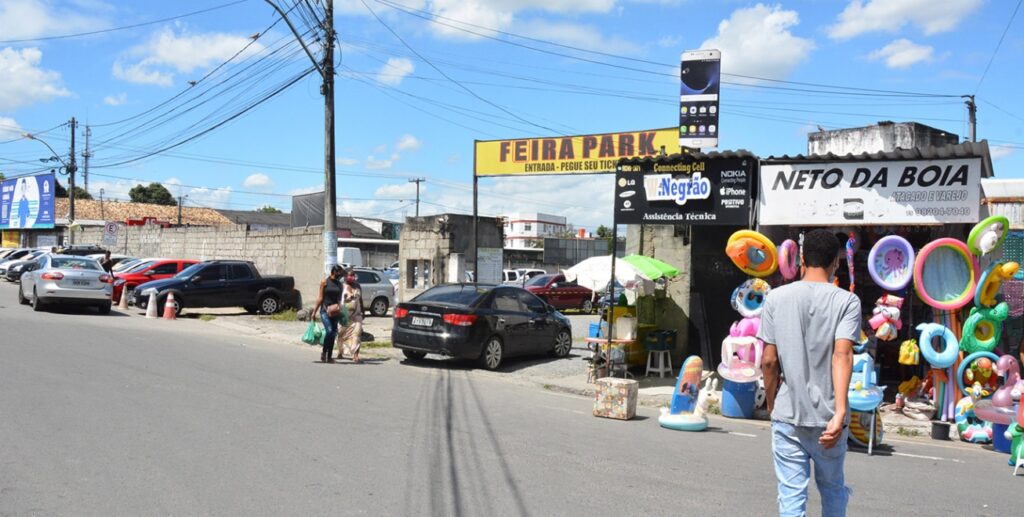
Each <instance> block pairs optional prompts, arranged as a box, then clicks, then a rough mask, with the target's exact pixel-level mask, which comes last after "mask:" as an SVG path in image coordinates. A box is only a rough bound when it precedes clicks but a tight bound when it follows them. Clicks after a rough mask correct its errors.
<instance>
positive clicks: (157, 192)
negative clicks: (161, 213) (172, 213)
mask: <svg viewBox="0 0 1024 517" xmlns="http://www.w3.org/2000/svg"><path fill="white" fill-rule="evenodd" d="M128 197H129V198H131V200H132V202H134V203H152V204H155V205H165V206H177V204H178V202H177V201H176V200H175V199H174V196H172V195H171V192H170V191H169V190H167V187H164V186H163V185H161V184H159V183H156V182H153V183H150V184H149V185H148V186H143V185H135V186H134V187H132V189H131V190H129V191H128Z"/></svg>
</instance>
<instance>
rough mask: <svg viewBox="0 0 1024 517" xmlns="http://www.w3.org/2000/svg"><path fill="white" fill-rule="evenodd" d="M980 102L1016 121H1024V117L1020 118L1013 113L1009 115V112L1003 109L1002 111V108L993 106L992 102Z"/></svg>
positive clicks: (982, 100) (983, 100)
mask: <svg viewBox="0 0 1024 517" xmlns="http://www.w3.org/2000/svg"><path fill="white" fill-rule="evenodd" d="M980 100H981V102H984V103H985V104H988V105H989V106H992V107H993V108H995V109H997V110H999V111H1001V112H1003V113H1004V114H1006V115H1009V116H1011V117H1013V118H1015V119H1017V120H1020V121H1024V117H1022V116H1020V115H1016V114H1014V113H1011V112H1009V111H1007V110H1005V109H1003V108H1001V107H999V106H997V105H995V104H993V103H992V102H989V101H987V100H985V99H980Z"/></svg>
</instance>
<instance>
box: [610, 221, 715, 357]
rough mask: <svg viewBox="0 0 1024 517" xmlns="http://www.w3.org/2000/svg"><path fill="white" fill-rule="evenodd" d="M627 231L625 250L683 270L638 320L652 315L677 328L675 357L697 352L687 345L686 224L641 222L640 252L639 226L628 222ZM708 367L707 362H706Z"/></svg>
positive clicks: (688, 274)
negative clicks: (645, 224)
mask: <svg viewBox="0 0 1024 517" xmlns="http://www.w3.org/2000/svg"><path fill="white" fill-rule="evenodd" d="M627 228H628V229H627V232H626V254H633V253H637V254H642V255H645V256H648V257H654V258H656V259H659V260H662V261H664V262H667V263H669V264H672V265H673V266H675V267H677V268H679V271H681V272H682V273H681V274H680V275H679V276H677V277H676V278H674V279H673V280H672V281H671V282H669V284H668V289H666V292H665V298H663V299H659V300H656V301H655V304H654V314H653V315H651V316H653V317H649V316H648V315H644V314H640V315H639V316H640V321H641V322H647V321H651V320H652V319H653V322H654V324H655V325H657V326H658V328H661V329H674V330H676V355H677V357H676V359H679V358H681V357H682V356H685V355H700V350H699V348H690V347H689V324H690V282H691V280H692V279H691V270H692V267H691V262H690V243H689V241H688V239H686V238H684V236H683V234H684V233H687V232H688V231H689V227H687V226H681V225H680V226H676V225H655V226H644V227H643V228H644V230H643V232H642V233H643V253H640V234H641V232H640V226H639V225H630V226H628V227H627ZM705 368H709V365H705Z"/></svg>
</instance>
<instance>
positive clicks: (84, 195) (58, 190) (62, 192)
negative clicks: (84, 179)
mask: <svg viewBox="0 0 1024 517" xmlns="http://www.w3.org/2000/svg"><path fill="white" fill-rule="evenodd" d="M55 185H56V186H55V187H54V192H53V195H54V196H55V197H68V189H66V188H64V185H61V184H60V182H59V181H58V182H56V183H55ZM75 199H92V194H89V193H88V192H86V191H85V189H84V188H82V187H79V186H78V185H75Z"/></svg>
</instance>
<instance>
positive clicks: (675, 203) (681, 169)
mask: <svg viewBox="0 0 1024 517" xmlns="http://www.w3.org/2000/svg"><path fill="white" fill-rule="evenodd" d="M755 163H756V160H755V159H754V158H753V157H752V156H751V157H736V158H714V159H703V160H699V159H683V158H679V159H673V160H656V161H655V160H651V161H645V162H639V163H624V164H622V165H621V166H620V167H619V172H618V173H617V174H616V175H615V224H689V225H729V226H747V225H749V224H750V209H751V205H752V204H753V202H752V201H751V194H752V192H751V185H752V181H753V177H754V165H755Z"/></svg>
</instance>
